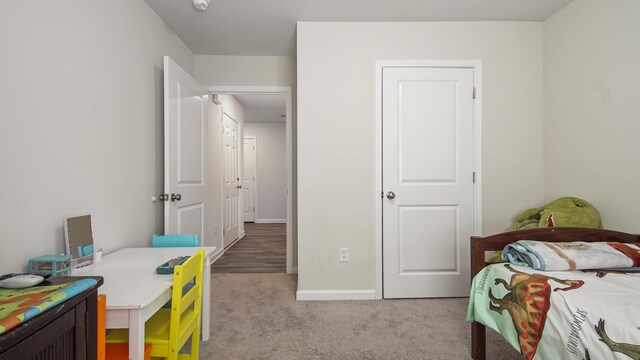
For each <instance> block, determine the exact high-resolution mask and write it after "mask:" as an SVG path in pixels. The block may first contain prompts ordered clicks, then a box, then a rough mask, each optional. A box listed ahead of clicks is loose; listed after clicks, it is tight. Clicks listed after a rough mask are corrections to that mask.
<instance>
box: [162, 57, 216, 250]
mask: <svg viewBox="0 0 640 360" xmlns="http://www.w3.org/2000/svg"><path fill="white" fill-rule="evenodd" d="M207 99H208V96H207V95H206V91H205V90H204V89H203V88H202V87H201V86H200V84H198V82H197V81H195V80H194V79H193V78H192V77H191V76H190V75H189V74H188V73H187V72H186V71H184V70H183V69H182V68H181V67H180V66H179V65H178V64H177V63H175V62H174V61H173V60H172V59H171V58H169V57H168V56H165V57H164V127H165V130H164V131H165V143H164V146H165V157H164V161H165V165H164V169H165V197H167V198H166V199H164V200H165V201H166V203H165V229H164V231H165V234H197V235H198V236H199V237H200V242H201V243H202V242H203V236H204V217H205V181H204V161H205V154H204V150H203V149H204V146H205V138H204V126H205V123H206V121H207V101H208V100H207Z"/></svg>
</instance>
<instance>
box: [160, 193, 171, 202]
mask: <svg viewBox="0 0 640 360" xmlns="http://www.w3.org/2000/svg"><path fill="white" fill-rule="evenodd" d="M160 201H169V194H160Z"/></svg>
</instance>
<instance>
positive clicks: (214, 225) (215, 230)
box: [213, 224, 218, 235]
mask: <svg viewBox="0 0 640 360" xmlns="http://www.w3.org/2000/svg"><path fill="white" fill-rule="evenodd" d="M213 235H218V224H213Z"/></svg>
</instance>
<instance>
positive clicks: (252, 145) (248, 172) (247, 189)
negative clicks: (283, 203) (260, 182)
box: [242, 136, 257, 222]
mask: <svg viewBox="0 0 640 360" xmlns="http://www.w3.org/2000/svg"><path fill="white" fill-rule="evenodd" d="M256 154H257V153H256V138H255V137H252V136H245V138H244V172H243V175H242V216H243V217H244V222H254V221H256V202H255V199H256Z"/></svg>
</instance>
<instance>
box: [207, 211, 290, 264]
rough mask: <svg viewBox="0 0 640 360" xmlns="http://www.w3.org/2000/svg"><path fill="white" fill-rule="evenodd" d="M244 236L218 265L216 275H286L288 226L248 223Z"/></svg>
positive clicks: (220, 259)
mask: <svg viewBox="0 0 640 360" xmlns="http://www.w3.org/2000/svg"><path fill="white" fill-rule="evenodd" d="M244 229H245V233H246V234H245V236H244V237H243V238H242V239H240V240H238V241H237V242H236V243H235V244H233V245H231V246H230V247H229V248H228V249H227V250H226V251H225V253H224V255H222V256H221V257H220V258H219V259H218V260H216V262H215V263H213V267H212V270H211V272H212V273H214V274H216V273H218V274H219V273H285V272H286V271H287V265H286V263H287V257H286V253H287V251H286V244H287V241H286V230H287V225H286V224H256V223H245V224H244Z"/></svg>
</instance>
